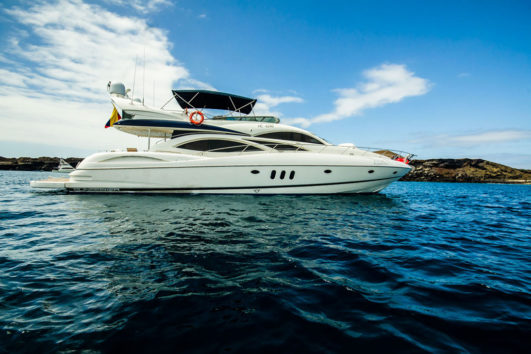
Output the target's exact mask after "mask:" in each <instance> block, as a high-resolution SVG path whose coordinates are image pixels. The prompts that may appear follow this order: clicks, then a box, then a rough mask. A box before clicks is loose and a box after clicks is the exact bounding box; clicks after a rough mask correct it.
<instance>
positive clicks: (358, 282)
mask: <svg viewBox="0 0 531 354" xmlns="http://www.w3.org/2000/svg"><path fill="white" fill-rule="evenodd" d="M48 175H50V174H49V173H43V172H17V171H6V172H0V352H5V353H13V352H39V353H46V352H69V351H80V350H89V351H90V352H111V351H114V352H116V351H121V352H157V353H160V352H186V353H188V352H190V353H193V352H223V353H231V352H239V353H240V352H243V353H254V352H275V351H276V352H283V353H284V352H304V353H325V352H332V353H333V352H344V353H353V352H386V353H397V352H407V353H412V352H464V353H466V352H470V353H484V352H503V353H508V352H526V351H527V352H528V353H529V350H530V348H531V186H522V185H494V184H450V183H427V182H418V183H415V182H398V183H395V184H393V185H391V186H390V187H388V188H387V189H385V190H384V191H383V192H381V193H379V194H376V195H352V196H348V195H332V196H254V195H251V196H246V195H243V196H242V195H227V196H219V195H184V196H179V195H129V194H127V195H104V194H101V195H75V194H64V193H43V192H34V191H32V190H30V188H29V185H28V183H29V181H30V180H31V179H40V178H45V177H47V176H48Z"/></svg>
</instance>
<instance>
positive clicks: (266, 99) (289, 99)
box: [254, 89, 304, 117]
mask: <svg viewBox="0 0 531 354" xmlns="http://www.w3.org/2000/svg"><path fill="white" fill-rule="evenodd" d="M256 91H257V90H255V92H256ZM259 91H260V92H264V91H265V90H263V89H261V90H259ZM257 100H258V101H257V102H256V104H255V105H254V112H255V113H256V114H258V115H273V116H278V117H281V116H282V113H281V112H277V111H272V110H271V109H272V108H274V107H276V106H278V105H280V104H282V103H301V102H304V100H303V99H302V98H300V97H295V96H271V95H269V94H264V95H259V96H258V97H257Z"/></svg>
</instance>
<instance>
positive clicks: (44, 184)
mask: <svg viewBox="0 0 531 354" xmlns="http://www.w3.org/2000/svg"><path fill="white" fill-rule="evenodd" d="M68 181H69V179H68V178H59V177H48V178H47V179H43V180H40V181H30V186H31V187H33V188H48V189H64V188H65V183H67V182H68Z"/></svg>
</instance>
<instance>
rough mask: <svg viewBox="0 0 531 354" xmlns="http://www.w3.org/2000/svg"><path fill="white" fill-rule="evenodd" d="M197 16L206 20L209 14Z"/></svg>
mask: <svg viewBox="0 0 531 354" xmlns="http://www.w3.org/2000/svg"><path fill="white" fill-rule="evenodd" d="M197 18H200V19H202V20H204V19H206V18H207V14H200V15H199V16H197Z"/></svg>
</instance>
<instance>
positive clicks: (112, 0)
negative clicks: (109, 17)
mask: <svg viewBox="0 0 531 354" xmlns="http://www.w3.org/2000/svg"><path fill="white" fill-rule="evenodd" d="M105 2H107V3H109V4H111V5H120V6H127V7H132V8H134V9H135V10H136V11H138V12H140V13H142V14H148V13H151V12H157V11H160V10H161V9H162V8H163V7H165V6H170V5H171V4H172V3H171V1H169V0H105Z"/></svg>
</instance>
